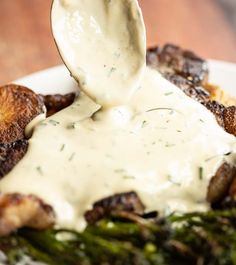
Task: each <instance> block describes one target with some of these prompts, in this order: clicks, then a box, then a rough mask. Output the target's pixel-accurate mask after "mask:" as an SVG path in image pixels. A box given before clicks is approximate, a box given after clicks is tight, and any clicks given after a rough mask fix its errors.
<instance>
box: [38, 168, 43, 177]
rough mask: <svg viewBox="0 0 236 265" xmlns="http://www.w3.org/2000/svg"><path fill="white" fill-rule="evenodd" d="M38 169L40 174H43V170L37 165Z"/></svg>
mask: <svg viewBox="0 0 236 265" xmlns="http://www.w3.org/2000/svg"><path fill="white" fill-rule="evenodd" d="M36 170H37V171H38V173H39V175H41V176H43V170H42V168H41V167H40V166H38V167H36Z"/></svg>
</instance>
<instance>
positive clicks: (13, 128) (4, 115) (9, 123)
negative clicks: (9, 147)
mask: <svg viewBox="0 0 236 265" xmlns="http://www.w3.org/2000/svg"><path fill="white" fill-rule="evenodd" d="M43 111H44V104H43V101H42V99H41V97H40V96H38V95H37V94H35V93H34V92H33V91H31V90H30V89H28V88H26V87H22V86H17V85H6V86H3V87H0V143H1V144H9V143H13V142H16V141H18V140H21V139H23V138H24V137H25V136H24V130H25V127H26V125H27V124H28V123H29V122H30V121H32V120H33V119H34V118H35V117H36V116H38V115H39V114H40V113H43Z"/></svg>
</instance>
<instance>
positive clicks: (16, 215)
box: [0, 193, 55, 236]
mask: <svg viewBox="0 0 236 265" xmlns="http://www.w3.org/2000/svg"><path fill="white" fill-rule="evenodd" d="M54 221H55V215H54V212H53V210H52V208H51V207H50V206H49V205H47V204H45V203H43V201H41V200H40V199H38V198H37V197H36V196H33V195H28V196H26V195H21V194H18V193H13V194H2V195H0V236H5V235H8V234H10V233H12V232H14V231H16V230H17V229H19V228H21V227H30V228H34V229H39V230H40V229H46V228H49V227H51V226H52V225H53V224H54Z"/></svg>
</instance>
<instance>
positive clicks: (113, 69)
mask: <svg viewBox="0 0 236 265" xmlns="http://www.w3.org/2000/svg"><path fill="white" fill-rule="evenodd" d="M115 71H116V68H115V67H111V68H110V70H109V72H108V77H110V76H111V74H112V73H114V72H115Z"/></svg>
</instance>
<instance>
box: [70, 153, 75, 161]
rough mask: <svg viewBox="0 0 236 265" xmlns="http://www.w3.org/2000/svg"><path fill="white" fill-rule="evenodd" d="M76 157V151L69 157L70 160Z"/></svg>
mask: <svg viewBox="0 0 236 265" xmlns="http://www.w3.org/2000/svg"><path fill="white" fill-rule="evenodd" d="M74 157H75V153H72V154H71V156H70V157H69V161H72V160H73V158H74Z"/></svg>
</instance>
